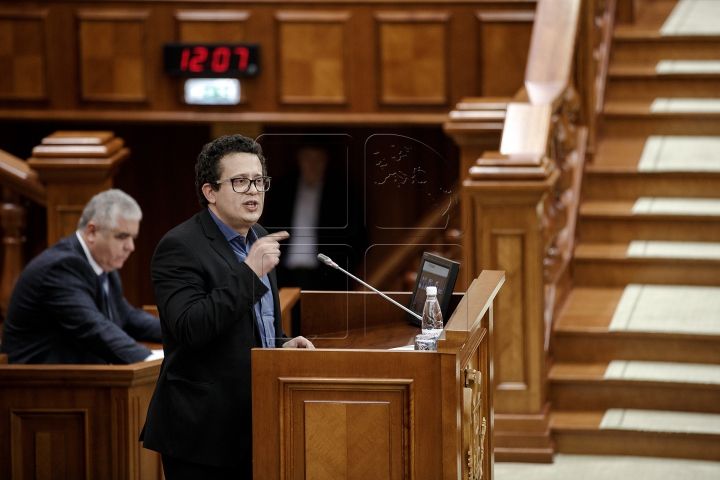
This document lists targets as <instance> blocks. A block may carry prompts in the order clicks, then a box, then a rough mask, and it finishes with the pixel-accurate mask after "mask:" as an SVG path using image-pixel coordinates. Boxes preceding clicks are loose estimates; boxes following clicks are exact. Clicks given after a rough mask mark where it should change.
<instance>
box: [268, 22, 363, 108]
mask: <svg viewBox="0 0 720 480" xmlns="http://www.w3.org/2000/svg"><path fill="white" fill-rule="evenodd" d="M275 18H276V19H277V21H278V23H279V27H278V35H279V39H278V54H277V58H278V65H279V69H280V76H279V79H278V88H279V90H280V91H279V98H280V103H282V104H298V103H299V104H343V103H346V102H347V98H346V95H347V86H346V83H347V66H346V61H345V59H346V50H347V46H346V42H347V40H346V39H347V34H346V23H347V22H348V20H349V19H350V14H349V13H347V12H277V13H276V15H275Z"/></svg>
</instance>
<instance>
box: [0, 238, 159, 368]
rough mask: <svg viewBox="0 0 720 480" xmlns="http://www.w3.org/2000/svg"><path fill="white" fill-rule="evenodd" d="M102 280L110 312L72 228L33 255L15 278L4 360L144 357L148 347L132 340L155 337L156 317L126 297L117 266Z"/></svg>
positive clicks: (124, 359) (135, 359) (108, 360)
mask: <svg viewBox="0 0 720 480" xmlns="http://www.w3.org/2000/svg"><path fill="white" fill-rule="evenodd" d="M108 281H109V295H110V299H111V302H110V303H111V306H112V311H111V312H108V310H107V308H108V306H107V302H106V299H105V294H104V292H103V286H102V281H101V279H100V277H98V275H97V274H96V273H95V271H94V270H93V268H92V266H91V265H90V263H89V262H88V259H87V257H86V256H85V252H84V250H83V248H82V246H81V245H80V241H79V240H78V239H77V237H76V234H74V233H73V234H72V235H70V236H69V237H66V238H63V239H62V240H60V241H58V242H57V243H56V244H55V245H53V246H52V247H50V248H48V249H47V250H45V251H44V252H42V253H41V254H40V255H38V256H37V257H36V258H35V259H33V260H32V261H31V262H30V263H29V264H28V266H27V267H26V268H25V270H23V272H22V274H21V275H20V278H18V281H17V283H16V284H15V289H14V290H13V293H12V296H11V298H10V304H9V306H8V311H7V315H6V318H5V325H4V327H3V335H2V345H0V350H1V351H2V352H4V353H7V354H8V358H9V361H10V363H56V364H63V363H64V364H86V363H113V364H127V363H134V362H140V361H142V360H144V359H145V358H147V357H148V356H149V355H150V353H151V352H150V350H148V349H147V347H145V346H143V345H140V344H138V343H137V341H136V340H141V341H149V342H160V341H161V334H160V322H158V320H157V318H155V317H153V316H152V315H149V314H148V313H146V312H144V311H142V310H140V309H136V308H133V307H131V306H130V304H128V303H127V301H126V300H125V299H124V298H123V293H122V285H121V281H120V276H119V275H118V273H117V270H115V271H112V272H110V273H109V274H108ZM108 313H110V315H108ZM109 316H110V317H112V320H111V319H110V318H108V317H109Z"/></svg>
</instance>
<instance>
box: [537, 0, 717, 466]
mask: <svg viewBox="0 0 720 480" xmlns="http://www.w3.org/2000/svg"><path fill="white" fill-rule="evenodd" d="M641 3H642V5H643V7H644V10H642V11H641V12H640V14H639V15H638V17H637V18H636V21H635V23H634V24H632V25H621V26H617V27H616V28H615V32H614V35H613V43H612V49H611V57H610V66H609V70H608V84H607V88H606V94H605V99H606V101H605V106H604V109H603V114H602V117H601V119H600V124H601V133H602V135H601V139H600V141H599V143H598V146H597V151H596V154H595V159H594V162H593V164H591V165H588V166H586V170H585V174H586V175H585V180H584V184H583V201H582V203H581V207H580V218H579V224H578V244H577V246H576V248H575V252H574V264H573V267H574V274H573V275H574V281H575V287H574V289H573V290H572V291H571V293H570V294H569V297H568V299H567V301H566V304H565V305H564V307H563V310H562V311H561V313H560V315H559V317H558V319H557V320H556V322H555V324H554V326H553V333H552V338H551V348H552V355H553V365H552V366H551V368H550V370H549V374H548V377H549V398H550V401H551V402H552V410H553V413H552V417H551V429H552V432H553V437H554V439H555V444H556V451H557V452H561V453H583V454H612V455H642V456H664V457H676V458H694V459H703V460H720V428H718V429H713V428H712V425H714V424H715V423H714V422H717V425H718V426H720V381H715V382H713V381H711V380H708V381H704V380H703V379H700V380H698V379H693V378H691V376H690V375H687V376H684V375H683V373H682V372H685V371H686V370H684V369H685V368H686V367H688V366H689V364H697V368H699V369H700V370H701V371H705V370H703V369H706V370H707V371H709V372H711V373H712V372H714V371H716V370H714V369H715V368H717V371H720V333H717V334H716V333H714V332H712V331H701V330H702V329H701V330H697V331H687V332H682V331H681V330H672V329H671V330H662V329H660V331H659V330H655V329H652V328H648V329H643V328H639V329H618V328H613V327H611V323H612V322H613V316H614V315H615V313H616V309H617V307H618V305H619V304H620V303H621V300H622V297H623V292H624V291H625V287H626V286H627V285H629V284H639V285H682V286H688V287H689V288H694V289H702V288H705V289H707V288H708V287H720V255H716V254H714V253H713V249H714V248H715V247H718V251H720V243H718V242H720V208H718V206H719V205H720V150H718V151H717V152H714V153H715V154H716V155H717V158H718V161H717V162H716V165H717V167H716V168H715V169H712V168H707V165H705V167H703V169H700V168H695V167H693V165H692V164H693V160H695V159H694V158H685V157H683V158H681V159H680V160H683V161H685V162H687V167H684V166H682V164H681V166H680V167H677V166H676V167H673V168H670V169H667V168H666V169H652V168H646V166H645V164H642V162H641V160H642V159H643V150H644V149H645V147H646V143H647V142H648V139H649V138H650V136H698V137H699V136H710V137H712V136H718V137H719V138H720V109H716V110H715V111H681V110H682V109H675V108H668V109H665V111H663V110H662V108H661V107H662V105H661V107H660V108H659V107H658V101H657V99H696V100H697V99H708V101H707V102H706V103H707V104H708V105H712V104H713V102H720V71H716V72H712V71H702V67H707V65H708V64H706V63H703V62H706V61H708V60H715V61H720V36H663V35H661V34H660V27H661V26H662V24H663V22H664V21H665V19H666V18H667V16H668V15H669V14H670V12H671V10H672V8H673V7H674V5H675V2H674V1H668V0H654V1H650V0H648V1H645V2H641ZM685 61H693V62H690V63H677V62H685ZM698 61H701V62H700V63H698ZM661 62H662V63H661ZM673 62H675V63H673ZM659 64H660V65H659ZM673 65H675V67H677V65H680V66H679V67H677V69H676V70H677V71H674V73H664V72H667V71H668V70H664V69H665V68H666V67H667V68H670V69H672V68H673ZM662 102H665V104H670V103H672V102H667V101H665V100H663V101H661V102H660V103H661V104H662ZM653 104H654V105H655V107H653ZM706 110H707V109H706ZM698 140H699V139H698ZM711 153H712V152H711ZM700 200H704V201H700ZM653 202H656V203H653ZM643 204H645V205H651V204H652V205H664V206H666V207H667V205H681V206H680V207H677V208H675V209H673V208H669V209H668V208H659V209H653V208H648V209H645V210H643V209H642V208H638V207H639V206H642V205H643ZM638 242H674V243H663V244H655V243H651V244H648V243H638ZM650 247H657V249H656V250H653V249H652V248H650ZM661 247H662V248H661ZM670 247H672V248H670ZM706 250H707V252H708V253H706V254H699V253H698V252H704V251H706ZM638 251H640V252H641V254H637V253H635V252H638ZM642 252H650V253H642ZM653 252H655V253H653ZM658 252H659V253H658ZM688 253H690V255H688ZM708 291H709V292H715V290H708ZM717 293H718V294H720V289H719V290H718V291H717ZM680 303H682V301H681V302H680ZM682 307H683V305H679V307H678V308H680V309H682ZM688 307H694V306H692V305H688ZM708 308H715V307H708ZM668 312H669V313H667V315H673V313H670V311H668ZM710 315H711V316H712V315H716V317H717V318H720V309H718V311H717V312H710ZM689 323H692V322H691V321H689ZM624 361H628V362H631V363H623V362H624ZM632 362H641V363H632ZM644 362H663V363H661V364H657V363H644ZM628 365H637V366H639V367H647V366H653V367H654V368H655V372H656V373H657V372H663V371H666V372H668V376H667V377H666V378H663V375H662V374H661V375H660V376H659V377H658V376H657V374H656V376H655V377H653V376H652V375H649V376H648V377H647V378H644V377H643V376H642V375H640V376H635V377H633V376H625V377H623V376H613V375H609V372H611V371H612V370H613V369H617V368H620V370H621V371H623V372H625V371H627V370H626V367H627V366H628ZM672 371H676V372H680V373H679V374H676V375H675V376H674V377H673V376H672V375H670V372H672ZM671 413H675V414H681V415H686V417H680V418H688V419H689V422H698V425H696V426H693V425H694V424H693V425H690V424H688V425H689V426H688V425H686V426H685V428H679V429H678V428H671V427H667V428H666V427H665V425H670V424H671V423H672V422H669V423H667V424H666V423H663V419H664V418H666V417H667V418H669V415H670V414H671ZM648 415H654V417H653V418H657V419H659V420H658V423H657V424H655V425H649V426H636V427H632V422H631V421H630V420H631V419H632V418H644V417H646V416H648ZM613 419H619V421H620V422H621V423H613V421H614V420H613ZM623 422H624V423H623Z"/></svg>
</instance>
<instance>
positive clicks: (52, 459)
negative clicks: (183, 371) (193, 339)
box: [0, 360, 162, 480]
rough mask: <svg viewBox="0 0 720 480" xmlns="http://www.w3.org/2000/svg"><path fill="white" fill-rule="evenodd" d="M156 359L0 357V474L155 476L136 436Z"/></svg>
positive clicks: (135, 479) (5, 479)
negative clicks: (22, 361) (31, 361)
mask: <svg viewBox="0 0 720 480" xmlns="http://www.w3.org/2000/svg"><path fill="white" fill-rule="evenodd" d="M160 363H161V362H160V360H154V361H152V362H141V363H133V364H130V365H0V418H1V419H2V421H0V480H10V479H13V480H15V479H17V480H20V479H40V478H67V479H70V478H72V479H77V480H83V479H88V480H90V479H95V478H98V479H100V478H102V479H109V480H157V479H159V478H161V475H162V474H161V469H160V455H159V454H158V453H156V452H153V451H150V450H146V449H144V448H142V446H141V444H140V442H139V441H138V437H139V436H140V430H141V429H142V426H143V425H144V424H145V415H146V413H147V409H148V404H149V403H150V397H151V396H152V393H153V391H154V390H155V383H156V381H157V378H158V375H159V373H160Z"/></svg>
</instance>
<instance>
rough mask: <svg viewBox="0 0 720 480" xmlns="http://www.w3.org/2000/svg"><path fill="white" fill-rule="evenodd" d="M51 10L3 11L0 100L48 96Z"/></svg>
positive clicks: (0, 21) (0, 17)
mask: <svg viewBox="0 0 720 480" xmlns="http://www.w3.org/2000/svg"><path fill="white" fill-rule="evenodd" d="M46 16H47V11H45V10H38V11H26V12H21V11H17V12H0V98H3V99H10V100H44V99H46V97H47V90H46V72H47V66H46V62H47V59H46V57H47V50H46V47H45V45H46V42H45V28H46V24H45V18H46Z"/></svg>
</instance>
